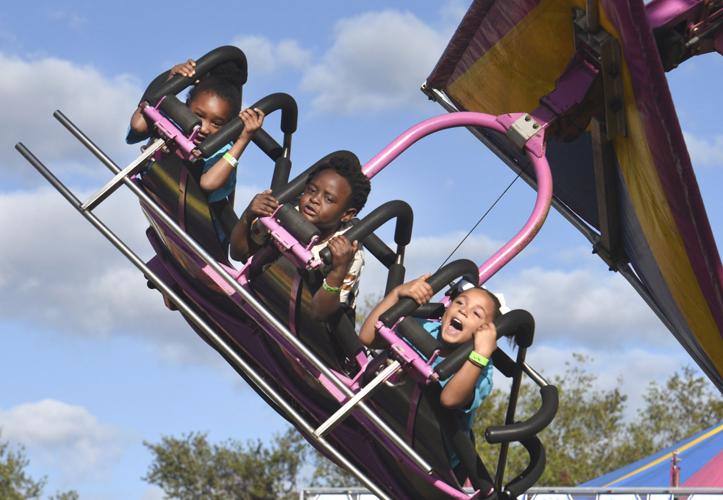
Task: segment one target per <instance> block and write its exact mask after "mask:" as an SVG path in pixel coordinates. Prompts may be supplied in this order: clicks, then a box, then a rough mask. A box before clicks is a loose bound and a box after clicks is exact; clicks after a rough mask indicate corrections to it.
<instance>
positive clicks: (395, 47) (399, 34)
mask: <svg viewBox="0 0 723 500" xmlns="http://www.w3.org/2000/svg"><path fill="white" fill-rule="evenodd" d="M334 36H335V39H334V43H333V45H332V46H331V48H329V49H328V50H327V52H326V53H325V54H324V56H323V57H322V60H321V62H320V63H318V64H315V65H313V66H311V67H310V68H309V69H308V71H307V72H306V73H305V75H304V77H303V80H302V89H304V90H307V91H309V92H312V93H313V94H315V97H314V98H313V101H312V104H313V106H314V108H316V109H317V110H320V111H327V112H328V111H336V112H342V113H355V112H359V111H375V110H380V109H392V108H397V107H400V106H404V105H408V104H410V103H415V102H420V98H419V86H420V85H421V83H422V82H423V81H424V79H425V78H426V76H427V73H428V72H429V71H430V70H431V68H432V67H433V66H434V64H435V63H436V62H437V59H438V58H439V55H440V54H441V52H442V50H443V49H444V47H445V44H446V34H442V33H440V32H438V31H436V30H435V29H434V28H432V27H430V26H429V25H427V24H425V23H424V22H423V21H421V20H420V19H419V18H417V17H416V16H415V15H414V14H411V13H409V12H398V11H392V10H386V11H382V12H370V13H365V14H361V15H359V16H355V17H352V18H348V19H343V20H340V21H339V22H337V24H336V26H335V27H334ZM421 102H423V100H421Z"/></svg>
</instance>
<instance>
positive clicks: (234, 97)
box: [186, 62, 246, 119]
mask: <svg viewBox="0 0 723 500" xmlns="http://www.w3.org/2000/svg"><path fill="white" fill-rule="evenodd" d="M245 82H246V74H245V73H244V72H243V71H242V70H241V68H240V67H239V66H238V65H237V64H236V63H234V62H226V63H223V64H219V65H218V66H216V67H215V68H214V69H212V70H211V71H209V72H208V73H206V74H205V75H203V76H201V78H200V81H199V82H198V83H197V84H196V85H194V86H193V87H192V88H191V90H190V91H189V92H188V97H187V98H186V104H188V103H190V102H191V101H193V100H194V99H195V98H196V97H198V96H199V95H201V94H203V93H204V92H208V93H211V94H213V95H216V96H218V97H220V98H221V99H223V100H225V101H226V102H228V103H229V105H230V106H231V113H230V116H229V119H231V118H233V117H235V116H237V115H238V114H239V112H240V111H241V95H242V86H243V84H244V83H245Z"/></svg>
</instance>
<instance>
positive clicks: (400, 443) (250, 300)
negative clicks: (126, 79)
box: [66, 118, 432, 474]
mask: <svg viewBox="0 0 723 500" xmlns="http://www.w3.org/2000/svg"><path fill="white" fill-rule="evenodd" d="M66 121H67V122H68V125H69V126H72V127H73V129H75V130H76V132H75V133H74V134H73V135H75V137H76V138H77V139H78V140H79V141H80V142H81V143H82V144H83V145H84V146H86V147H88V149H89V150H90V151H91V152H92V153H93V154H94V155H95V156H96V157H97V158H98V159H99V160H100V161H102V162H103V163H106V164H107V166H108V168H110V169H111V170H113V169H118V170H120V169H119V168H118V166H117V165H116V164H115V163H114V162H113V160H111V159H110V158H109V157H108V156H106V155H105V154H102V151H101V150H100V149H99V148H98V147H97V146H96V145H95V144H93V142H92V141H91V140H90V139H89V138H88V137H87V136H86V135H85V134H84V133H83V132H81V131H80V130H79V129H78V128H77V127H75V125H73V124H72V123H71V122H70V120H68V119H67V118H66ZM123 183H124V184H125V185H126V186H128V188H129V189H130V190H131V191H132V192H133V193H134V194H135V195H136V196H137V197H138V198H139V199H141V200H142V201H143V202H144V203H145V204H146V205H147V206H148V208H149V209H150V210H151V211H152V212H153V213H154V214H155V215H156V216H158V217H159V218H160V219H161V220H162V221H163V222H164V223H165V224H166V225H167V226H168V228H169V229H171V231H173V233H174V234H176V236H178V237H179V238H181V239H182V240H183V241H184V242H185V243H186V244H187V245H188V246H189V247H190V248H191V249H192V250H193V251H194V252H195V253H196V255H198V256H199V257H200V258H201V259H203V260H204V262H206V263H207V264H208V265H209V267H211V269H213V270H214V271H216V273H218V275H219V276H221V277H222V278H223V279H224V280H225V281H226V283H228V285H229V286H230V287H231V288H233V290H234V291H236V293H238V294H239V295H240V296H241V298H242V299H243V300H244V302H246V303H247V304H248V305H249V306H251V308H252V309H253V310H254V311H256V313H257V314H258V315H259V316H261V317H262V318H263V319H264V320H266V321H268V322H269V324H270V325H271V326H272V327H273V328H274V329H275V330H277V331H278V332H279V333H280V334H281V335H282V336H283V337H284V339H285V340H286V341H287V342H288V343H289V344H291V345H292V346H293V347H294V348H295V349H297V350H298V351H299V353H301V354H302V355H303V356H304V357H305V358H306V359H307V360H308V361H309V362H310V363H311V364H312V365H313V366H314V368H316V369H317V370H319V372H320V373H321V374H322V375H324V376H325V377H327V378H328V379H329V381H330V382H331V383H332V384H334V386H335V387H336V388H337V389H338V390H339V391H340V392H341V393H342V394H344V395H345V396H346V397H348V398H351V397H353V396H354V392H353V391H352V390H351V389H349V388H348V387H347V386H346V385H345V384H344V383H343V382H342V381H341V380H339V379H338V378H337V377H336V375H335V374H334V373H333V372H332V371H331V370H330V369H329V368H328V367H327V366H326V365H325V364H324V363H323V362H322V361H321V360H320V359H319V358H318V357H317V356H316V355H315V354H314V353H313V352H311V350H309V348H308V347H306V345H305V344H304V343H303V342H301V340H299V339H298V338H297V337H296V336H295V335H294V334H292V333H291V332H290V331H289V329H288V327H287V326H286V325H285V324H283V323H282V322H281V321H279V320H278V319H277V318H276V317H274V316H273V315H272V314H270V313H269V312H268V311H266V309H265V308H264V306H263V305H262V304H261V303H260V302H259V301H258V299H257V298H256V297H255V296H254V295H252V294H251V293H249V292H248V291H247V290H246V289H245V288H243V287H242V286H241V285H240V284H239V283H238V282H237V281H236V280H235V279H234V278H233V277H232V276H231V275H230V274H229V273H228V272H227V271H226V270H225V269H224V268H223V267H222V266H220V265H219V264H218V262H216V260H215V259H214V258H213V257H211V256H210V255H209V254H208V253H207V252H206V250H205V249H204V248H203V247H202V246H200V245H199V244H198V243H196V241H194V240H193V239H192V238H191V237H190V236H188V234H186V232H185V231H184V230H183V229H181V228H180V227H179V226H178V224H176V221H174V220H173V219H172V218H171V217H170V216H169V215H168V214H166V213H165V212H164V211H163V210H162V209H161V208H160V207H158V205H157V204H156V203H155V202H154V201H153V200H152V199H151V198H150V197H149V196H148V195H147V194H146V193H145V192H144V191H143V190H142V189H141V188H140V187H139V186H137V185H136V184H135V183H134V182H133V181H131V180H130V179H128V178H127V177H124V178H123ZM292 354H294V355H296V353H292ZM359 408H360V409H361V410H362V412H363V413H364V415H366V417H367V418H369V420H370V421H371V423H372V424H373V425H374V426H375V427H376V428H377V429H378V430H379V431H381V432H382V433H383V434H384V435H385V436H387V437H388V438H389V439H390V440H392V442H393V443H394V444H395V446H397V447H398V448H399V449H400V450H402V451H403V452H404V453H406V455H407V456H408V457H409V458H410V459H411V460H412V461H413V462H414V463H415V464H416V465H417V466H418V467H420V468H421V469H422V470H424V471H425V472H426V473H427V474H431V472H432V467H431V466H430V465H429V464H428V463H427V461H426V460H424V459H423V458H422V457H421V456H420V455H419V453H417V452H416V451H415V450H414V448H412V447H411V446H409V444H408V443H407V442H406V441H405V440H404V439H403V438H401V437H400V436H399V435H398V434H397V433H396V432H394V430H393V429H392V428H391V427H389V425H387V423H386V422H384V421H383V420H382V419H381V418H380V417H379V416H378V415H377V414H376V413H375V412H374V411H373V410H372V409H371V408H369V407H368V406H367V405H366V403H364V402H363V401H362V402H361V403H359Z"/></svg>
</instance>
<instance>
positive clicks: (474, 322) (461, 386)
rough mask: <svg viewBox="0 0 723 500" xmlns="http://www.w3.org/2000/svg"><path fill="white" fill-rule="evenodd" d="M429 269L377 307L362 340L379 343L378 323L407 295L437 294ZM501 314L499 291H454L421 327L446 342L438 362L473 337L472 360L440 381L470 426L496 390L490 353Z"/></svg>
mask: <svg viewBox="0 0 723 500" xmlns="http://www.w3.org/2000/svg"><path fill="white" fill-rule="evenodd" d="M429 276H430V275H429V274H425V275H423V276H421V277H419V278H417V279H415V280H413V281H410V282H407V283H404V284H402V285H399V286H397V287H396V288H394V289H393V290H392V291H391V292H390V293H389V294H388V295H387V296H386V297H384V299H382V301H381V302H380V303H379V304H378V305H377V306H376V307H375V308H374V309H373V310H372V312H371V313H370V314H369V317H368V318H367V319H366V320H365V321H364V325H363V326H362V328H361V331H360V333H359V339H360V340H361V341H362V343H363V344H365V345H366V346H368V347H379V343H378V340H377V337H376V329H375V325H376V323H377V320H378V319H379V316H380V315H381V314H382V313H384V311H386V310H387V309H389V308H390V307H392V306H393V305H394V304H396V303H397V302H399V300H400V299H402V298H404V297H409V298H412V299H414V301H415V302H417V304H419V305H421V304H425V303H427V302H429V300H430V299H431V298H432V295H433V293H434V292H433V290H432V287H431V286H430V285H429V283H427V281H426V280H427V278H429ZM499 314H500V302H499V300H498V299H497V297H495V295H494V294H492V293H491V292H489V291H488V290H486V289H484V288H480V287H474V288H469V289H467V290H464V291H463V292H461V293H460V294H459V295H457V296H455V297H454V298H453V300H452V302H451V303H450V304H449V306H448V307H447V309H446V310H445V312H444V314H443V315H442V318H441V321H432V320H426V321H424V322H423V324H422V327H423V328H424V329H425V330H426V331H427V332H429V333H430V334H431V335H432V336H433V337H435V338H436V339H437V340H439V341H440V343H441V346H442V347H441V350H440V355H439V356H438V357H437V358H435V360H434V361H433V363H432V364H433V366H436V365H437V364H438V363H440V362H441V361H442V360H443V359H444V357H446V356H448V355H449V354H451V353H452V351H454V350H455V348H457V347H459V346H460V345H461V344H464V343H465V342H467V341H469V340H472V339H474V350H473V351H472V353H471V354H470V356H469V358H468V359H467V361H466V362H465V363H464V364H463V365H462V366H461V367H460V369H459V370H458V371H457V372H456V373H455V374H454V375H453V376H452V377H451V378H449V379H447V380H446V381H443V382H441V385H442V391H441V394H440V403H441V405H442V406H444V407H446V408H451V409H458V410H461V411H462V412H463V413H464V414H465V416H466V417H467V418H466V419H465V423H466V425H467V430H469V429H470V428H471V424H472V419H473V417H474V413H475V411H476V410H477V408H479V406H480V404H481V403H482V401H483V400H484V399H485V398H486V397H487V396H488V395H489V393H490V391H491V390H492V371H493V370H492V364H491V361H490V357H491V356H492V353H493V352H494V351H495V349H497V330H496V328H495V324H494V320H495V319H496V318H497V317H498V316H499Z"/></svg>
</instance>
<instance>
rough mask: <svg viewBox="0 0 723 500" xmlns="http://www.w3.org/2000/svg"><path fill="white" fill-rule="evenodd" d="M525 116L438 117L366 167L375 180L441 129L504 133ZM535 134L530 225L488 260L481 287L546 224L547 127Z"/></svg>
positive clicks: (548, 196) (548, 200) (531, 156)
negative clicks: (534, 186) (534, 193)
mask: <svg viewBox="0 0 723 500" xmlns="http://www.w3.org/2000/svg"><path fill="white" fill-rule="evenodd" d="M519 116H522V114H514V115H501V116H499V117H497V116H492V115H488V114H484V113H472V112H459V113H450V114H447V115H442V116H436V117H433V118H429V119H427V120H424V121H423V122H420V123H419V124H417V125H415V126H413V127H412V128H410V129H409V130H407V131H406V132H404V133H403V134H401V135H400V136H399V137H397V138H396V139H395V140H394V141H392V142H391V144H389V146H387V147H386V148H384V149H383V150H382V151H381V152H380V153H379V154H377V155H376V156H375V157H374V158H372V159H371V160H370V161H369V162H368V163H367V164H366V165H364V167H363V169H362V170H363V172H364V173H365V174H366V175H367V177H369V178H372V177H374V176H375V175H377V174H378V173H379V172H381V171H382V170H383V169H384V168H385V167H386V166H387V165H389V163H391V162H392V160H394V159H395V158H396V157H398V156H399V155H400V154H402V152H404V151H405V150H406V149H407V148H409V147H410V146H411V145H412V144H414V143H415V142H417V141H418V140H419V139H421V138H422V137H425V136H427V135H429V134H431V133H434V132H437V131H439V130H444V129H448V128H453V127H483V128H487V129H491V130H494V131H496V132H500V133H502V134H504V133H507V131H508V130H509V129H510V128H511V127H512V123H513V122H514V119H516V118H518V117H519ZM540 125H541V127H540V132H538V133H537V134H535V136H533V137H532V138H531V140H530V142H529V143H528V145H526V146H525V152H526V153H527V157H528V158H529V159H530V161H531V162H532V165H533V167H534V169H535V175H536V177H537V186H538V189H537V199H536V200H535V206H534V208H533V210H532V214H531V215H530V217H529V219H528V220H527V223H526V224H525V226H524V227H523V228H522V230H521V231H520V232H518V233H517V235H515V237H513V238H512V239H511V240H510V241H509V242H508V243H507V244H506V245H504V246H503V247H502V248H500V249H499V250H498V251H497V252H496V253H495V254H494V255H493V256H492V257H490V258H489V259H487V261H485V262H484V263H483V264H482V265H481V266H480V268H479V282H480V284H482V283H484V282H485V281H487V280H488V279H489V278H490V277H492V276H493V275H494V274H495V273H496V272H497V271H499V270H500V269H501V268H502V267H503V266H504V265H505V264H507V263H508V262H509V261H510V260H511V259H512V258H513V257H514V256H515V255H517V254H518V253H520V252H521V251H522V249H523V248H525V247H526V246H527V245H528V244H529V243H530V241H532V238H534V237H535V235H536V234H537V232H538V231H539V230H540V227H542V224H543V223H544V222H545V218H546V217H547V213H548V211H549V210H550V203H551V201H552V174H551V173H550V166H549V164H548V163H547V158H545V154H544V127H543V126H542V125H544V124H540Z"/></svg>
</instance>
